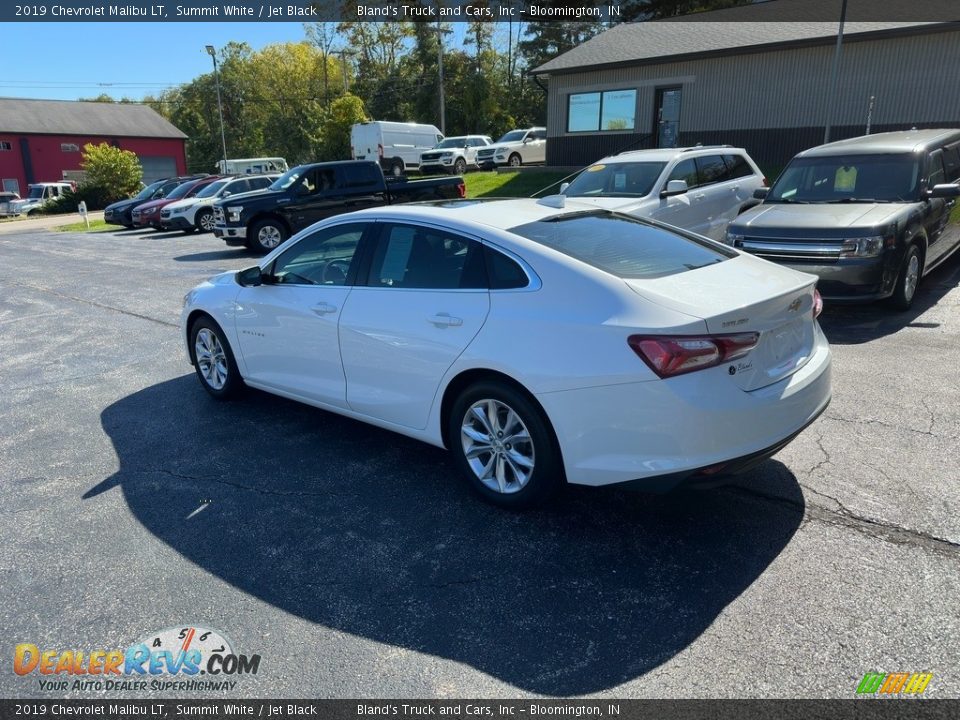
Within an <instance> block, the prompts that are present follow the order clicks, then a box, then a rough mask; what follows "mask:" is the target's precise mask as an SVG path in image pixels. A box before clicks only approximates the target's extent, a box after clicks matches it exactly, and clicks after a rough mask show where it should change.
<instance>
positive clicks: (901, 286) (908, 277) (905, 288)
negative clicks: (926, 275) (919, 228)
mask: <svg viewBox="0 0 960 720" xmlns="http://www.w3.org/2000/svg"><path fill="white" fill-rule="evenodd" d="M922 272H923V262H922V261H921V259H920V250H919V249H918V248H917V246H916V245H911V246H910V247H909V248H908V249H907V254H906V257H904V259H903V265H902V266H901V267H900V274H899V276H898V277H897V284H896V285H895V286H894V289H893V297H892V298H891V300H892V302H893V305H894V307H896V308H897V309H898V310H909V309H910V306H911V305H913V298H914V296H915V295H916V294H917V286H918V285H919V284H920V275H921V273H922Z"/></svg>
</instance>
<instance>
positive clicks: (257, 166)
mask: <svg viewBox="0 0 960 720" xmlns="http://www.w3.org/2000/svg"><path fill="white" fill-rule="evenodd" d="M289 169H290V168H289V167H287V161H286V160H284V159H283V158H282V157H262V158H238V159H236V160H227V161H226V163H224V161H223V160H217V172H218V173H220V174H221V175H261V174H264V173H285V172H286V171H287V170H289Z"/></svg>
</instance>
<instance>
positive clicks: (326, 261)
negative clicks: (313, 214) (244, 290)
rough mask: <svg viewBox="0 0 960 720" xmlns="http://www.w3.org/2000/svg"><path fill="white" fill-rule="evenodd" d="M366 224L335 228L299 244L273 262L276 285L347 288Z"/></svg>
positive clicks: (322, 231)
mask: <svg viewBox="0 0 960 720" xmlns="http://www.w3.org/2000/svg"><path fill="white" fill-rule="evenodd" d="M367 227H368V223H350V224H347V225H335V226H333V227H330V228H325V229H323V230H319V231H317V232H315V233H313V234H312V235H308V236H307V237H305V238H303V239H302V240H299V241H298V242H297V243H296V244H295V245H294V246H293V247H291V248H290V249H289V250H287V251H285V252H284V253H283V254H281V255H280V256H279V257H278V258H277V259H276V260H274V262H273V266H272V269H271V272H270V275H271V276H272V279H273V283H274V284H276V285H346V284H347V278H348V277H349V276H350V269H351V268H352V266H353V263H354V262H355V260H356V254H357V247H358V246H359V245H360V238H361V237H363V233H364V231H365V230H366V228H367Z"/></svg>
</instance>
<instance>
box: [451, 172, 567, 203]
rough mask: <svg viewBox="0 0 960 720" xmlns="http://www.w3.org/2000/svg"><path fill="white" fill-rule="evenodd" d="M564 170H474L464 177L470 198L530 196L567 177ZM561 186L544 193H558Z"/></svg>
mask: <svg viewBox="0 0 960 720" xmlns="http://www.w3.org/2000/svg"><path fill="white" fill-rule="evenodd" d="M566 175H567V173H564V172H551V171H549V170H544V171H543V172H505V173H497V172H492V171H491V172H474V173H468V174H467V175H466V176H465V177H464V182H465V183H466V185H467V197H468V198H480V197H530V196H531V195H533V193H535V192H537V191H538V190H542V189H543V188H545V187H546V186H547V185H550V184H551V183H555V182H557V181H558V180H562V179H563V178H564V177H566ZM558 189H559V186H557V187H553V188H551V189H550V190H548V191H546V192H545V193H544V194H546V195H549V194H551V193H556V192H557V190H558Z"/></svg>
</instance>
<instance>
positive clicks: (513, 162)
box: [507, 153, 522, 167]
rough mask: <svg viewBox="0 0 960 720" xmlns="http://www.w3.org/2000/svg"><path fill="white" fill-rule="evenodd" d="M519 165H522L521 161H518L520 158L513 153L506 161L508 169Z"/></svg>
mask: <svg viewBox="0 0 960 720" xmlns="http://www.w3.org/2000/svg"><path fill="white" fill-rule="evenodd" d="M521 163H522V161H521V160H520V156H519V155H517V154H516V153H514V154H513V155H511V156H510V159H509V160H507V164H508V165H509V166H510V167H520V165H521Z"/></svg>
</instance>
